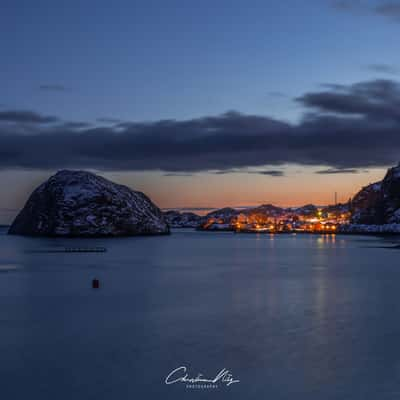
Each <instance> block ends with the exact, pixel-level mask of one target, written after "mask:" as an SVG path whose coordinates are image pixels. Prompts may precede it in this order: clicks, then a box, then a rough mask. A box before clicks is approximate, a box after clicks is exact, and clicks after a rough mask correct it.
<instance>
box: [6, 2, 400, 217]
mask: <svg viewBox="0 0 400 400" xmlns="http://www.w3.org/2000/svg"><path fill="white" fill-rule="evenodd" d="M0 5H1V12H0V49H1V74H0V87H1V89H2V90H1V94H0V156H1V157H0V187H7V188H9V190H7V191H6V192H5V193H3V194H2V196H1V197H0V223H1V222H2V221H10V219H11V217H12V216H13V215H15V213H16V210H17V209H18V208H19V207H21V206H22V204H23V203H24V201H25V199H26V197H27V196H28V194H29V192H30V191H31V190H32V189H33V188H34V186H35V185H37V184H38V183H40V182H41V181H42V180H43V179H45V178H47V177H48V176H49V175H50V174H52V173H54V172H55V171H56V170H57V169H61V168H75V169H77V168H85V169H92V170H95V171H98V172H100V173H102V174H103V175H105V176H107V177H109V178H111V179H114V180H116V181H118V182H122V183H125V184H128V185H130V186H131V187H133V188H136V189H139V190H142V191H144V192H146V193H147V194H149V195H150V196H151V197H152V198H153V199H154V200H155V201H156V202H157V204H159V205H160V206H161V207H203V206H204V207H222V206H226V205H230V206H244V205H255V204H260V203H275V204H277V205H299V204H304V203H309V202H314V203H316V204H326V203H328V202H329V201H331V200H332V198H333V195H332V194H333V193H334V192H335V191H337V192H338V194H339V200H341V201H344V200H347V199H348V198H349V196H352V195H354V193H355V192H356V191H357V190H358V189H359V188H360V186H362V185H364V184H367V183H369V182H371V181H375V180H377V179H380V178H382V176H383V174H384V171H385V168H387V167H388V166H389V165H393V163H395V162H397V161H399V158H400V157H399V156H398V154H400V137H399V135H398V132H399V130H400V111H399V110H400V84H399V82H398V81H399V76H400V52H399V44H398V42H399V41H398V38H399V33H400V32H399V31H400V1H393V0H391V1H389V0H388V1H386V0H380V1H378V0H364V1H363V0H307V1H304V0H281V1H267V0H252V1H237V0H219V1H215V0H214V1H210V0H203V1H191V0H186V1H184V0H181V1H178V0H168V1H165V0H162V1H161V0H158V1H156V0H146V1H137V0H136V1H135V0H129V1H128V0H126V1H125V0H114V1H112V2H111V1H103V0H96V1H89V0H85V1H83V0H80V1H77V0H69V1H57V0H46V1H44V0H37V1H31V0H26V1H21V0H12V1H11V0H7V1H5V0H2V1H1V0H0ZM230 110H233V111H234V112H230V113H227V114H225V113H226V112H227V111H230ZM166 119H168V120H170V121H169V122H165V121H161V120H166ZM121 121H122V125H116V124H117V123H118V122H121ZM79 122H82V123H84V124H77V123H79ZM134 122H135V123H134ZM142 122H146V123H142Z"/></svg>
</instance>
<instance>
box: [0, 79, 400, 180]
mask: <svg viewBox="0 0 400 400" xmlns="http://www.w3.org/2000/svg"><path fill="white" fill-rule="evenodd" d="M297 101H298V102H299V104H301V105H303V106H304V108H305V115H304V118H303V119H302V120H301V121H300V122H298V123H296V124H290V123H287V122H285V121H280V120H278V119H274V118H269V117H266V116H261V115H248V114H242V113H239V112H235V111H230V112H227V113H225V114H221V115H216V116H205V117H202V118H193V119H188V120H181V121H179V120H160V121H155V122H133V123H125V124H120V125H117V126H110V125H105V126H87V127H86V126H82V124H78V125H76V126H74V124H73V123H69V124H68V123H65V122H64V121H59V120H57V119H55V118H54V117H46V116H42V115H40V114H36V113H33V112H27V111H18V110H14V111H7V112H6V114H5V113H1V112H0V169H5V168H28V169H51V170H54V169H59V168H85V169H99V170H109V171H112V170H121V171H143V170H153V171H164V172H166V173H167V174H168V173H170V174H177V173H178V174H193V173H196V172H200V171H221V172H219V173H226V172H241V173H243V171H245V170H246V169H247V170H248V171H250V173H258V174H264V175H269V176H282V174H283V172H282V171H281V170H280V168H277V167H281V166H284V165H287V164H299V165H303V166H321V165H324V166H326V168H327V169H334V170H341V173H343V170H350V169H361V168H368V167H386V166H388V165H393V164H395V163H397V162H398V161H399V159H400V135H399V132H400V85H399V83H398V82H395V81H390V80H373V81H367V82H359V83H356V84H353V85H349V86H340V88H337V87H331V88H324V89H321V90H320V91H316V92H308V93H305V94H303V95H302V96H300V97H299V98H298V99H297ZM55 120H56V121H58V122H57V123H52V124H50V123H49V122H54V121H55ZM2 121H3V122H2ZM4 121H5V122H4ZM10 121H11V122H10ZM266 166H267V167H266Z"/></svg>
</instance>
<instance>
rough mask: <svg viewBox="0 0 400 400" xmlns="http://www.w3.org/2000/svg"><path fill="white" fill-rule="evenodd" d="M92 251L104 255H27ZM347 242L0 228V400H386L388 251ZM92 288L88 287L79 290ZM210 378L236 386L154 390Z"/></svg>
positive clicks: (391, 295)
mask: <svg viewBox="0 0 400 400" xmlns="http://www.w3.org/2000/svg"><path fill="white" fill-rule="evenodd" d="M71 245H72V246H77V245H79V246H87V245H89V246H105V247H107V249H108V251H107V253H100V254H59V253H45V252H42V253H40V252H33V251H38V250H46V249H51V248H58V247H59V246H61V247H62V246H71ZM385 245H390V243H389V242H388V241H387V240H383V239H378V238H372V237H357V236H346V237H340V236H336V237H334V236H326V237H323V236H311V235H310V236H308V235H297V236H294V235H281V236H275V237H273V236H269V235H265V236H256V235H234V234H230V233H201V232H194V231H180V232H179V231H178V232H177V233H174V234H173V235H171V236H169V237H144V238H126V239H125V238H124V239H109V240H64V239H62V240H60V239H58V240H54V239H31V238H20V237H13V236H12V237H10V236H7V235H5V234H4V230H3V231H1V232H0V397H1V398H2V399H6V400H10V399H18V400H19V399H21V400H22V399H23V400H32V399H40V400H47V399H49V400H50V399H51V400H64V399H68V400H72V399H73V400H81V399H82V400H87V399H107V400H109V399H131V400H134V399H135V400H136V399H146V400H147V399H183V398H184V399H191V398H195V399H197V398H207V399H209V398H221V399H257V400H262V399H271V400H278V399H307V400H313V399H318V400H319V399H324V400H327V399H338V400H339V399H340V400H343V399H351V400H355V399H360V400H361V399H363V400H365V399H374V400H375V399H379V400H381V399H398V398H399V397H400V262H399V259H400V250H393V249H384V248H381V247H379V246H385ZM94 277H97V278H99V279H100V282H101V288H100V289H99V290H93V289H92V288H91V280H92V279H93V278H94ZM179 366H186V367H187V368H188V372H189V374H190V375H191V377H193V376H196V375H197V373H199V372H200V373H203V375H204V377H206V378H213V377H215V375H216V374H217V373H218V372H219V371H220V370H221V369H222V368H227V369H229V370H230V371H231V373H232V375H233V377H234V379H238V380H240V382H239V383H235V384H232V385H230V386H226V385H225V384H223V383H221V382H220V383H219V384H218V388H214V389H198V388H197V389H188V388H186V385H185V384H184V383H176V384H172V385H166V384H165V382H164V381H165V378H166V376H167V375H168V373H169V372H171V371H172V370H173V369H175V368H177V367H179Z"/></svg>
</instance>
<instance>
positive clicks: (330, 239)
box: [317, 233, 336, 247]
mask: <svg viewBox="0 0 400 400" xmlns="http://www.w3.org/2000/svg"><path fill="white" fill-rule="evenodd" d="M317 244H318V247H323V246H324V245H326V244H336V235H335V234H334V233H332V234H328V235H321V236H320V237H319V238H318V239H317Z"/></svg>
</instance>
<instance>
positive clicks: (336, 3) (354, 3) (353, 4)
mask: <svg viewBox="0 0 400 400" xmlns="http://www.w3.org/2000/svg"><path fill="white" fill-rule="evenodd" d="M332 6H333V7H334V8H337V9H339V10H344V11H359V10H362V9H363V8H364V6H365V5H364V4H363V3H362V1H361V0H333V1H332Z"/></svg>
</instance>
